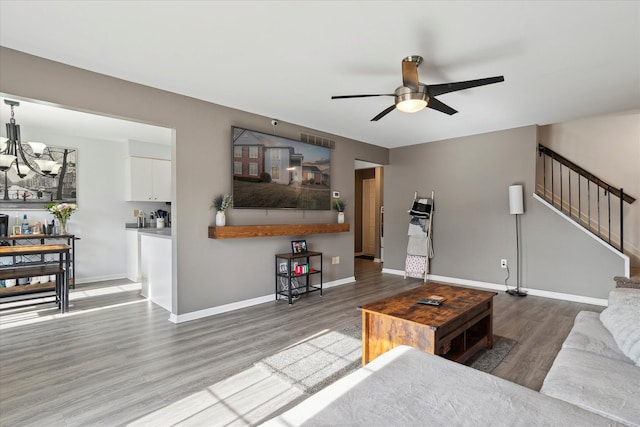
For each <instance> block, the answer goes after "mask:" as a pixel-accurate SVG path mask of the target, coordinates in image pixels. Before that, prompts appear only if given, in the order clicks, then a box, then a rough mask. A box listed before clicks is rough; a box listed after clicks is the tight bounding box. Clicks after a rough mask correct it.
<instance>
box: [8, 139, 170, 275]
mask: <svg viewBox="0 0 640 427" xmlns="http://www.w3.org/2000/svg"><path fill="white" fill-rule="evenodd" d="M21 137H22V140H24V141H29V140H36V141H42V142H45V143H46V144H49V145H55V146H59V147H71V148H76V149H77V150H78V169H77V172H78V174H77V194H78V199H77V204H78V211H77V212H76V213H75V214H73V215H72V217H71V219H70V220H69V222H68V231H69V232H70V233H73V234H75V235H77V236H78V237H80V240H79V241H77V242H76V270H75V273H76V281H77V283H83V282H90V281H98V280H107V279H115V278H123V277H126V258H125V243H126V238H125V223H126V222H135V218H134V217H133V215H132V211H133V209H144V210H145V211H147V212H148V211H151V210H157V209H164V210H169V209H168V206H166V204H165V203H137V202H125V201H124V194H125V185H126V183H125V173H124V171H125V165H126V163H125V162H126V159H127V156H128V150H129V148H128V145H127V143H125V142H113V141H104V140H97V139H87V138H79V137H73V136H69V135H58V134H52V133H50V132H48V131H46V130H44V129H38V128H34V127H29V128H27V127H22V128H21ZM2 212H4V213H7V214H9V215H11V221H13V220H14V217H15V216H16V215H19V216H20V218H22V215H23V214H24V213H26V214H27V216H28V218H29V221H30V222H33V221H37V220H39V221H41V222H51V220H52V219H53V215H51V214H50V213H49V212H48V211H46V210H44V209H39V210H9V209H3V210H2Z"/></svg>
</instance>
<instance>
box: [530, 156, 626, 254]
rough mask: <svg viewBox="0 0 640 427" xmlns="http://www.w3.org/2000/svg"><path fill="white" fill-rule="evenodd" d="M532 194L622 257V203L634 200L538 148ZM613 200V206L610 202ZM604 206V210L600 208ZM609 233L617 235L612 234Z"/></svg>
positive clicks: (585, 171)
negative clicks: (534, 189)
mask: <svg viewBox="0 0 640 427" xmlns="http://www.w3.org/2000/svg"><path fill="white" fill-rule="evenodd" d="M536 193H537V194H538V195H539V196H541V197H542V198H543V199H545V200H546V201H547V202H549V203H550V204H551V205H552V206H553V207H554V208H556V209H558V210H559V211H560V212H562V213H564V214H565V215H567V216H568V217H569V218H570V219H572V220H573V221H574V222H576V223H578V224H579V225H581V226H582V227H584V228H585V229H587V230H589V231H590V232H591V233H593V234H595V235H596V236H598V237H599V238H600V239H602V240H603V241H605V242H607V243H608V244H609V245H611V246H612V247H614V248H615V249H617V250H618V251H620V252H622V253H624V216H623V209H624V203H625V202H626V203H629V204H631V203H633V202H634V201H635V200H636V199H635V198H633V197H631V196H630V195H628V194H625V192H624V191H623V189H622V188H616V187H613V186H612V185H610V184H609V183H607V182H606V181H604V180H602V179H600V178H598V177H597V176H595V175H594V174H592V173H591V172H589V171H587V170H585V169H583V168H582V167H580V166H578V165H577V164H575V163H573V162H572V161H570V160H568V159H567V158H566V157H564V156H562V155H560V154H558V153H556V152H555V151H553V150H551V149H550V148H547V147H545V146H543V145H541V144H538V165H537V173H536ZM612 197H614V200H613V203H612V200H611V198H612ZM603 205H604V206H603ZM612 229H618V230H619V232H618V233H617V234H618V235H617V236H616V233H613V234H612Z"/></svg>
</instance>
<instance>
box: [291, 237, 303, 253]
mask: <svg viewBox="0 0 640 427" xmlns="http://www.w3.org/2000/svg"><path fill="white" fill-rule="evenodd" d="M291 253H292V254H294V255H298V254H305V253H307V241H306V240H292V241H291Z"/></svg>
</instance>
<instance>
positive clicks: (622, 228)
mask: <svg viewBox="0 0 640 427" xmlns="http://www.w3.org/2000/svg"><path fill="white" fill-rule="evenodd" d="M623 194H624V191H622V188H620V196H621V197H620V252H622V253H624V233H623V232H624V227H623V224H624V216H623V215H622V209H623V204H624V199H623V198H622V195H623Z"/></svg>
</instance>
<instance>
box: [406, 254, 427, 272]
mask: <svg viewBox="0 0 640 427" xmlns="http://www.w3.org/2000/svg"><path fill="white" fill-rule="evenodd" d="M426 261H427V258H426V257H423V256H415V255H407V260H406V262H405V266H404V271H405V274H406V275H407V276H409V277H417V278H423V277H424V273H425V268H426V266H427V263H426Z"/></svg>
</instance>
